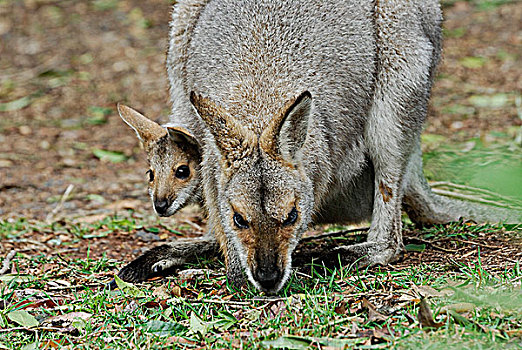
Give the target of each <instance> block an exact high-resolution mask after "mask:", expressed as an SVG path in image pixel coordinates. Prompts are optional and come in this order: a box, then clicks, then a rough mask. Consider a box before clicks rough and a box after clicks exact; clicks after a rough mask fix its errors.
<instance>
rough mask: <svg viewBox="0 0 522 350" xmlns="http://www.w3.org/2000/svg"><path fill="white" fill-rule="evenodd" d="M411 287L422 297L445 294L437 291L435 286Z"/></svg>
mask: <svg viewBox="0 0 522 350" xmlns="http://www.w3.org/2000/svg"><path fill="white" fill-rule="evenodd" d="M413 289H415V291H416V292H417V293H418V294H419V295H420V296H421V297H423V298H429V297H443V296H445V295H446V293H443V292H439V291H438V290H436V289H435V288H433V287H431V286H426V285H422V286H416V285H413Z"/></svg>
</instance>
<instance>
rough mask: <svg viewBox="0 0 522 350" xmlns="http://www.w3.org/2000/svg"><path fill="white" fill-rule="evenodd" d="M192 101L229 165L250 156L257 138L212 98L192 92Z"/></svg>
mask: <svg viewBox="0 0 522 350" xmlns="http://www.w3.org/2000/svg"><path fill="white" fill-rule="evenodd" d="M190 102H192V105H193V106H194V108H195V109H196V111H197V113H198V115H199V116H200V117H201V119H203V121H204V122H205V123H206V124H207V126H208V127H209V129H210V132H211V133H212V135H214V139H215V140H216V144H217V146H218V148H219V149H220V151H221V154H222V156H223V157H224V158H225V159H226V160H227V164H226V166H227V167H231V166H233V164H234V163H235V162H236V161H239V160H242V159H244V158H245V157H248V156H249V155H250V154H252V152H253V151H254V149H255V146H256V141H257V138H256V137H255V135H254V134H253V133H252V132H249V131H248V130H245V128H243V127H242V126H241V124H239V123H238V122H237V121H236V120H235V119H234V117H232V116H231V115H230V114H229V113H228V112H227V111H226V110H225V109H224V108H222V107H220V106H218V105H216V104H215V103H213V102H212V101H211V100H210V99H208V98H205V97H202V96H200V95H196V94H195V93H194V92H191V93H190Z"/></svg>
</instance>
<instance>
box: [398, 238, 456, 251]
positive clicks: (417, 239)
mask: <svg viewBox="0 0 522 350" xmlns="http://www.w3.org/2000/svg"><path fill="white" fill-rule="evenodd" d="M408 239H411V240H415V241H419V242H422V243H426V244H429V245H430V246H432V247H433V248H435V249H438V250H441V251H443V252H446V253H456V252H458V251H459V250H460V249H447V248H443V247H440V246H438V245H436V244H433V242H432V241H428V240H427V239H422V238H418V237H408Z"/></svg>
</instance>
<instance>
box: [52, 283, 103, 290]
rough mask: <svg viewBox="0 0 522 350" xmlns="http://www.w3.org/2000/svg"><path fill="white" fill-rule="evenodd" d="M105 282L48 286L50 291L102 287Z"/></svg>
mask: <svg viewBox="0 0 522 350" xmlns="http://www.w3.org/2000/svg"><path fill="white" fill-rule="evenodd" d="M104 285H105V284H103V283H90V284H76V285H74V286H63V287H49V288H46V290H48V291H59V290H71V289H82V288H95V287H102V286H104Z"/></svg>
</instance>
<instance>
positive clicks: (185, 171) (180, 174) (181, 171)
mask: <svg viewBox="0 0 522 350" xmlns="http://www.w3.org/2000/svg"><path fill="white" fill-rule="evenodd" d="M189 175H190V168H189V167H188V166H187V165H180V166H179V167H178V168H177V169H176V177H177V178H178V179H180V180H184V179H186V178H187V177H189Z"/></svg>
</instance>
